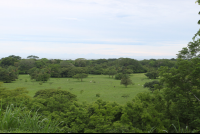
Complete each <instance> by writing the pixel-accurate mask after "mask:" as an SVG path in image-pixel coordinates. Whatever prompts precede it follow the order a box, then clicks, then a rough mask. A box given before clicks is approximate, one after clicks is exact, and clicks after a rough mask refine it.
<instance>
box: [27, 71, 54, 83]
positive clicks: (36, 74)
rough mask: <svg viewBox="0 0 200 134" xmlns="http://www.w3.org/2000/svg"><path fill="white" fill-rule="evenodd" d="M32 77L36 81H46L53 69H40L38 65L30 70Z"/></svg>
mask: <svg viewBox="0 0 200 134" xmlns="http://www.w3.org/2000/svg"><path fill="white" fill-rule="evenodd" d="M29 73H30V77H31V79H34V80H36V81H43V82H46V81H48V80H49V78H50V73H51V69H50V68H43V69H38V68H36V67H34V68H32V69H30V70H29Z"/></svg>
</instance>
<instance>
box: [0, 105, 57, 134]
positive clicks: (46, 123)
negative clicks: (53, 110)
mask: <svg viewBox="0 0 200 134" xmlns="http://www.w3.org/2000/svg"><path fill="white" fill-rule="evenodd" d="M1 109H2V105H1ZM25 110H26V109H24V108H21V107H14V105H13V104H11V105H8V106H7V108H6V111H5V113H2V111H0V130H4V131H8V132H9V131H16V130H20V131H23V132H34V133H48V132H52V133H53V132H61V130H60V129H59V128H58V125H59V124H58V123H56V122H55V121H51V120H49V119H47V118H44V119H41V116H39V115H38V114H37V112H33V113H32V114H30V113H31V111H30V112H29V113H27V112H26V111H25Z"/></svg>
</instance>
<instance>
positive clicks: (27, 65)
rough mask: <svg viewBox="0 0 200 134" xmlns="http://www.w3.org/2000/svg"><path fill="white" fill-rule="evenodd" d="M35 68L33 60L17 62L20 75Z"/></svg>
mask: <svg viewBox="0 0 200 134" xmlns="http://www.w3.org/2000/svg"><path fill="white" fill-rule="evenodd" d="M33 67H35V60H34V59H23V60H20V62H19V70H20V73H28V70H29V69H31V68H33Z"/></svg>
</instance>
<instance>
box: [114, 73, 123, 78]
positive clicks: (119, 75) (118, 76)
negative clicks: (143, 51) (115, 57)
mask: <svg viewBox="0 0 200 134" xmlns="http://www.w3.org/2000/svg"><path fill="white" fill-rule="evenodd" d="M123 75H124V74H122V73H118V74H116V75H115V79H116V80H121V79H122V77H123Z"/></svg>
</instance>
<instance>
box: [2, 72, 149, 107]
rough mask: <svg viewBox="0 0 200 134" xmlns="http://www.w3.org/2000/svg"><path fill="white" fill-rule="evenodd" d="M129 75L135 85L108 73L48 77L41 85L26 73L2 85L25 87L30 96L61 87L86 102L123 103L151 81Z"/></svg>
mask: <svg viewBox="0 0 200 134" xmlns="http://www.w3.org/2000/svg"><path fill="white" fill-rule="evenodd" d="M130 77H131V80H132V81H133V83H135V85H128V87H127V88H125V86H124V85H120V80H115V79H114V78H109V76H108V75H88V77H87V78H84V79H83V82H81V81H80V80H77V79H73V78H50V80H49V81H48V82H46V83H43V84H42V85H40V84H39V82H32V81H31V80H30V77H29V76H28V75H19V79H18V80H16V81H14V82H12V83H4V84H3V86H4V87H6V88H7V89H15V88H17V87H25V88H26V89H27V90H28V91H29V93H28V94H29V95H30V96H34V94H35V92H37V91H38V90H41V89H49V88H56V89H57V88H61V89H64V90H68V91H70V92H71V93H73V94H75V95H77V99H78V101H79V102H83V101H86V102H87V103H92V102H94V101H95V100H97V99H98V98H101V99H103V100H104V101H110V102H114V101H115V102H117V103H119V104H125V103H126V101H130V100H132V98H134V97H135V95H136V94H138V93H140V92H143V91H148V89H147V88H143V86H142V85H144V83H145V82H150V81H152V80H150V79H148V78H147V77H146V76H145V75H144V73H138V74H132V75H131V76H130ZM25 79H27V82H25ZM142 79H143V80H142ZM91 80H94V81H95V82H96V83H93V82H91V83H90V81H91ZM51 83H52V84H51ZM114 86H115V87H114ZM81 90H82V93H81ZM97 93H99V94H100V97H96V94H97ZM124 94H128V95H129V97H128V98H123V97H121V96H122V95H124Z"/></svg>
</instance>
